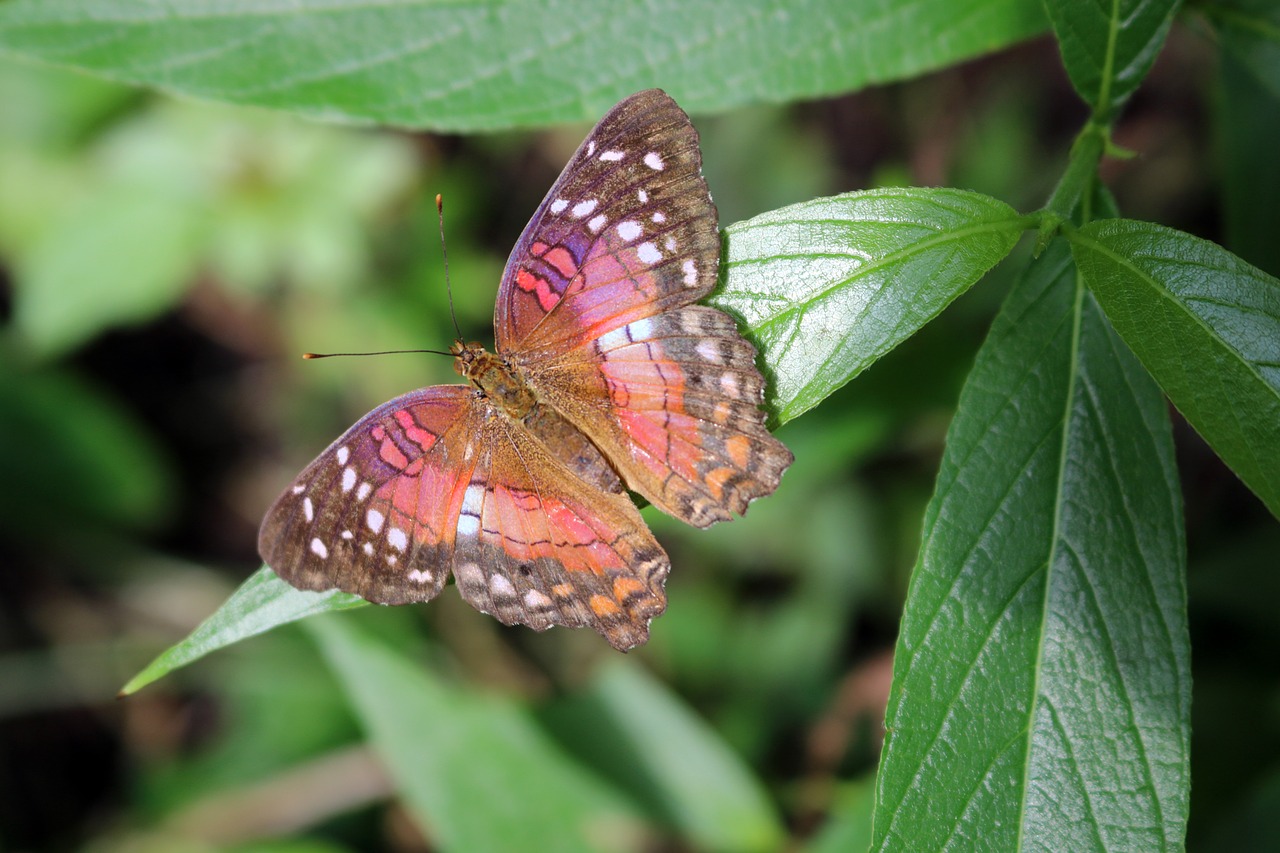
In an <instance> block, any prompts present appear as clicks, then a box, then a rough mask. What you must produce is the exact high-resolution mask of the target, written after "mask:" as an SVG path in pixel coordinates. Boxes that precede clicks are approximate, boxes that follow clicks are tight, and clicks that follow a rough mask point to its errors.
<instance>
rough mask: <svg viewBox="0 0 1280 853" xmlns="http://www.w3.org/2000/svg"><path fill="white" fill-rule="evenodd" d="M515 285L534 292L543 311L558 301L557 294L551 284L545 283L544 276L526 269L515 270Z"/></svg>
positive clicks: (552, 306) (548, 309)
mask: <svg viewBox="0 0 1280 853" xmlns="http://www.w3.org/2000/svg"><path fill="white" fill-rule="evenodd" d="M516 286H517V287H519V288H520V289H521V290H523V291H525V292H527V293H532V294H534V295H535V296H536V297H537V298H538V304H539V305H541V306H542V310H543V311H550V310H551V309H552V308H554V307H556V303H557V302H559V301H560V297H559V295H557V294H556V292H555V291H553V290H552V289H551V285H549V284H547V280H546V279H545V278H542V277H541V276H536V275H534V274H533V273H531V272H529V271H528V270H526V269H521V270H519V271H518V272H516Z"/></svg>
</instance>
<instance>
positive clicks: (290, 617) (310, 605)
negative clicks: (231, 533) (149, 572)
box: [120, 566, 369, 696]
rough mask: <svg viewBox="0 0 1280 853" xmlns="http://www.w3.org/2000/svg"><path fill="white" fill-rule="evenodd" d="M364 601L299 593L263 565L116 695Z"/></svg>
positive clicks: (331, 592) (335, 593) (334, 594)
mask: <svg viewBox="0 0 1280 853" xmlns="http://www.w3.org/2000/svg"><path fill="white" fill-rule="evenodd" d="M368 603H369V602H367V601H365V600H364V599H362V598H358V597H357V596H354V595H350V594H348V593H345V592H338V591H337V590H329V591H328V592H303V591H302V590H299V589H294V588H293V587H291V586H289V584H287V583H285V582H284V581H282V580H281V579H280V578H279V576H277V575H276V573H275V572H273V571H271V569H269V568H267V567H266V566H263V567H262V568H261V569H258V571H256V572H255V573H254V574H253V575H252V576H251V577H250V578H249V579H248V580H246V581H245V582H244V583H242V584H241V585H240V588H239V589H237V590H236V591H235V592H234V593H232V594H231V597H230V598H228V599H227V600H226V601H224V602H223V603H222V606H221V607H219V608H218V609H217V610H216V611H215V612H214V614H213V615H212V616H210V617H209V618H208V619H206V620H204V621H203V622H201V623H200V626H199V627H198V628H196V629H195V630H194V631H192V632H191V634H190V636H188V637H187V638H186V639H184V640H182V641H181V642H179V643H176V644H174V645H173V646H170V647H169V648H168V649H166V650H165V651H164V652H163V653H162V654H161V655H160V656H159V657H157V658H156V659H155V660H153V661H152V662H151V663H150V664H148V665H147V668H146V669H144V670H143V671H142V672H140V673H138V674H137V675H135V676H134V677H133V678H132V679H130V680H129V683H128V684H126V685H125V686H124V688H123V689H122V690H121V691H120V695H122V696H127V695H128V694H130V693H133V692H135V691H138V690H141V689H142V688H143V687H146V686H147V685H148V684H150V683H151V682H153V681H157V680H159V679H161V678H163V677H164V676H166V675H168V674H169V673H171V672H173V671H174V670H175V669H181V668H182V667H184V666H186V665H187V664H189V663H193V662H195V661H197V660H199V659H200V658H202V657H204V656H205V655H207V654H209V653H210V652H214V651H217V650H218V649H220V648H222V647H223V646H229V645H231V644H232V643H238V642H239V641H240V640H244V639H247V638H249V637H252V636H255V635H257V634H261V633H263V632H265V631H270V630H271V629H272V628H276V627H279V626H280V625H285V624H287V623H289V622H296V621H297V620H299V619H305V618H306V617H308V616H314V615H316V614H317V613H329V612H332V611H335V610H350V609H352V608H353V607H364V606H365V605H367V604H368Z"/></svg>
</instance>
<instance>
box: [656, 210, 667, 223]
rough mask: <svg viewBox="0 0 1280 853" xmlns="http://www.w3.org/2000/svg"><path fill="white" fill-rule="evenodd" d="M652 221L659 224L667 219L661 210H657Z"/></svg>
mask: <svg viewBox="0 0 1280 853" xmlns="http://www.w3.org/2000/svg"><path fill="white" fill-rule="evenodd" d="M653 221H654V222H657V223H658V224H659V225H661V224H662V223H663V222H666V221H667V215H666V214H665V213H663V212H662V211H661V210H659V211H658V212H657V213H655V214H654V215H653Z"/></svg>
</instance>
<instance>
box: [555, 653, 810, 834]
mask: <svg viewBox="0 0 1280 853" xmlns="http://www.w3.org/2000/svg"><path fill="white" fill-rule="evenodd" d="M551 722H552V723H553V724H558V725H556V730H557V731H559V732H561V733H562V736H563V737H564V738H566V739H567V742H568V743H569V745H570V746H571V747H572V748H573V749H575V751H576V752H577V753H578V754H579V755H581V756H583V758H584V760H590V761H592V762H593V764H594V765H596V766H598V767H600V768H601V770H602V771H604V772H606V773H607V774H608V776H609V777H610V778H612V779H618V780H619V781H620V783H621V784H626V785H627V787H628V790H630V791H631V792H632V793H633V794H634V796H635V798H636V799H637V800H639V801H641V802H644V803H646V804H648V805H649V806H650V808H651V810H652V811H654V812H655V813H657V814H660V815H662V816H663V817H664V818H665V819H666V821H667V822H669V823H670V824H671V825H673V826H674V827H676V828H677V829H678V830H679V837H680V838H683V839H686V840H687V841H688V842H689V843H690V844H692V845H693V846H694V847H695V848H697V849H700V850H740V851H750V850H777V849H780V848H781V847H782V846H783V840H784V838H785V834H784V832H783V829H782V824H781V821H780V819H779V817H778V814H777V812H776V811H775V809H774V807H773V805H772V804H771V803H770V801H769V798H768V797H767V795H766V794H765V792H764V790H763V789H762V788H761V786H760V783H759V782H758V781H757V780H756V778H755V777H754V776H753V775H752V774H751V772H750V770H749V769H748V768H747V767H745V766H744V765H743V764H742V760H741V759H740V758H739V757H738V756H737V755H735V754H734V753H733V752H732V751H730V750H729V748H728V747H727V746H726V745H725V743H724V741H723V740H721V738H720V736H719V735H718V734H716V732H715V731H713V730H712V729H711V727H710V726H709V725H707V723H705V722H704V721H702V720H701V719H699V718H698V717H697V716H696V715H695V714H694V713H693V712H692V711H691V710H690V709H689V708H688V707H686V706H685V705H684V704H683V703H682V702H681V701H680V700H679V699H678V698H677V697H676V696H675V695H673V694H672V693H671V692H670V691H669V690H668V689H667V688H666V687H665V686H664V685H663V684H661V683H660V682H658V681H657V680H656V679H654V678H652V677H651V676H649V675H648V674H647V673H646V672H645V671H644V670H643V669H641V668H640V667H639V666H636V665H634V664H632V663H630V662H629V661H618V662H616V663H614V664H613V665H610V666H608V667H606V668H604V670H603V671H602V672H601V673H600V675H599V676H598V677H597V678H596V679H595V680H594V682H593V683H592V684H591V685H590V686H589V688H588V689H587V690H586V692H585V693H583V694H581V695H579V696H576V697H573V699H571V700H569V701H567V702H565V703H563V706H562V707H561V708H560V710H559V713H558V714H557V715H555V718H554V719H553V720H552V721H551Z"/></svg>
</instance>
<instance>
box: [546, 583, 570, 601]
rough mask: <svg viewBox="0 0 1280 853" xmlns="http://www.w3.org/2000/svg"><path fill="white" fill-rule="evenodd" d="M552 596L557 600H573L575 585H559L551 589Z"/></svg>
mask: <svg viewBox="0 0 1280 853" xmlns="http://www.w3.org/2000/svg"><path fill="white" fill-rule="evenodd" d="M551 594H552V595H554V596H555V597H556V598H571V597H572V596H573V584H571V583H558V584H556V585H555V586H553V587H551Z"/></svg>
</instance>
